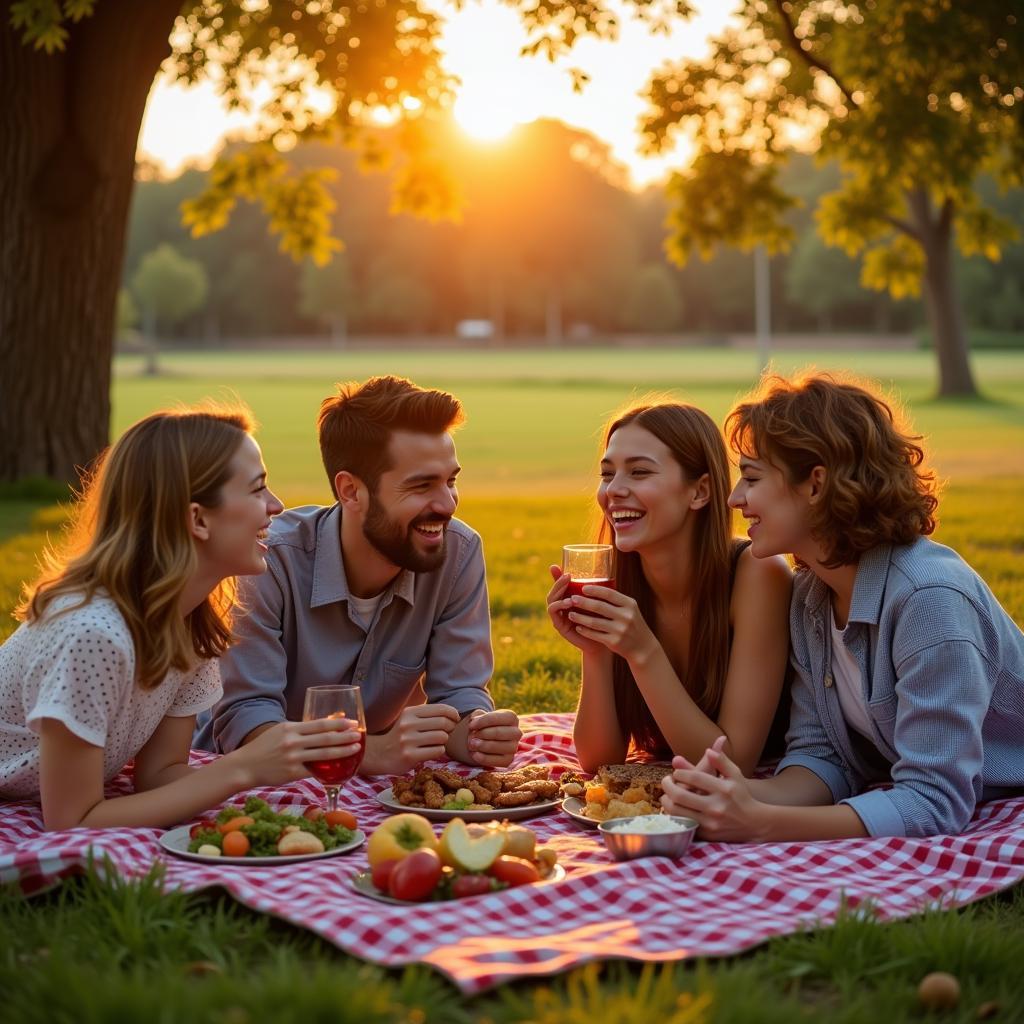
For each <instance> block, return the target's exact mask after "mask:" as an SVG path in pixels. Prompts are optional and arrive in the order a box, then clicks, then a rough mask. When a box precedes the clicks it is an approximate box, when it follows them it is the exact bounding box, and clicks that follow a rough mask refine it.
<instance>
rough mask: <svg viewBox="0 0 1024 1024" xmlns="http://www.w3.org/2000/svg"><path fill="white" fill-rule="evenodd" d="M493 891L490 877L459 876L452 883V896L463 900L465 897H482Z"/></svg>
mask: <svg viewBox="0 0 1024 1024" xmlns="http://www.w3.org/2000/svg"><path fill="white" fill-rule="evenodd" d="M490 891H491V879H490V877H489V876H488V875H459V877H458V878H456V879H455V881H454V882H452V895H453V896H454V897H455V898H456V899H457V900H461V899H462V898H463V897H464V896H482V895H483V894H484V893H485V892H490Z"/></svg>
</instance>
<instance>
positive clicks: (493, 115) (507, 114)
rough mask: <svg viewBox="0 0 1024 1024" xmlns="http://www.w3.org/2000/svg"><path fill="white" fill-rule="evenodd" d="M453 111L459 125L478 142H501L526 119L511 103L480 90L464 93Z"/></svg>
mask: <svg viewBox="0 0 1024 1024" xmlns="http://www.w3.org/2000/svg"><path fill="white" fill-rule="evenodd" d="M452 112H453V114H454V115H455V120H456V121H457V122H458V125H459V127H460V128H461V129H462V130H463V131H464V132H465V133H466V134H467V135H469V136H472V138H474V139H476V140H477V141H478V142H500V141H501V140H502V139H504V138H506V137H507V136H508V135H509V134H510V133H511V132H512V130H513V129H514V128H516V127H517V126H518V125H520V124H522V123H523V120H524V118H523V116H522V114H519V113H517V112H516V111H515V110H513V109H511V107H510V106H509V105H507V104H503V103H501V102H500V101H495V99H494V98H493V97H490V96H487V95H486V94H481V93H479V92H475V93H466V92H464V93H462V94H461V95H460V96H459V97H458V99H457V100H456V101H455V105H454V107H453V108H452Z"/></svg>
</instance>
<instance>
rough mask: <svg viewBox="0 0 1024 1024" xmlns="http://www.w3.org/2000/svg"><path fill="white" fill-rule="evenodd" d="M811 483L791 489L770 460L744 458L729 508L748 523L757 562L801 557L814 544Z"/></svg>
mask: <svg viewBox="0 0 1024 1024" xmlns="http://www.w3.org/2000/svg"><path fill="white" fill-rule="evenodd" d="M810 492H811V482H810V480H808V481H807V482H806V483H803V484H798V485H797V486H796V487H792V486H790V484H789V482H788V481H787V480H786V477H785V474H784V473H783V472H782V470H781V469H779V468H778V467H777V466H775V465H773V464H772V463H771V462H769V461H768V460H767V459H760V458H751V457H749V456H746V455H743V456H741V457H740V478H739V480H737V481H736V486H735V487H733V489H732V493H731V494H730V495H729V505H730V507H732V508H734V509H738V510H739V512H740V514H741V515H742V516H743V518H744V519H745V520H746V522H747V536H748V537H750V541H751V544H750V551H751V554H753V555H754V556H755V557H757V558H766V557H767V556H769V555H785V554H795V555H799V554H801V553H802V552H806V551H807V550H808V548H809V545H813V544H814V538H813V537H812V535H811V531H810V527H809V526H808V519H809V516H808V512H809V509H810Z"/></svg>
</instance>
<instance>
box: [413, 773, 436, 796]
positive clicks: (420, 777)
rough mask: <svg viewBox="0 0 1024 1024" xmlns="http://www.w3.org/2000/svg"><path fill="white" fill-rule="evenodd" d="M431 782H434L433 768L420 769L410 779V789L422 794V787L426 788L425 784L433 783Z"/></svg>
mask: <svg viewBox="0 0 1024 1024" xmlns="http://www.w3.org/2000/svg"><path fill="white" fill-rule="evenodd" d="M433 781H434V769H433V768H421V769H420V770H419V771H418V772H417V773H416V774H415V775H414V776H413V777H412V788H413V789H415V790H416V791H417V792H419V793H422V792H423V787H424V786H426V784H427V783H428V782H433Z"/></svg>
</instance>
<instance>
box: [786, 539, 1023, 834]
mask: <svg viewBox="0 0 1024 1024" xmlns="http://www.w3.org/2000/svg"><path fill="white" fill-rule="evenodd" d="M829 595H830V591H829V589H828V588H827V587H826V586H825V584H824V583H822V581H821V580H820V579H818V577H816V576H815V575H814V574H813V573H811V572H809V571H807V570H804V571H801V572H798V573H797V576H796V580H795V584H794V588H793V603H792V606H791V608H790V634H791V637H792V643H793V655H792V656H793V665H794V668H795V670H796V674H795V678H794V682H793V694H792V698H793V708H792V718H791V721H790V728H789V733H788V734H787V736H786V756H785V757H784V758H783V759H782V761H781V762H780V764H779V769H778V770H779V771H782V769H784V768H787V767H789V766H790V765H802V766H803V767H805V768H807V769H809V770H810V771H812V772H814V774H815V775H817V776H818V777H819V778H820V779H821V780H822V781H823V782H824V783H825V784H826V785H827V786H828V787H829V789H830V790H831V791H832V798H833V800H834V801H836V802H837V803H839V802H842V803H846V804H849V805H850V806H851V807H852V808H853V809H854V810H855V811H856V812H857V814H858V815H859V816H860V818H861V820H862V821H863V822H864V827H865V828H866V829H867V830H868V832H869V833H870V834H871V835H873V836H885V835H892V836H902V835H906V836H925V835H935V834H952V833H957V832H960V831H962V830H963V829H964V827H965V826H966V825H967V823H968V821H969V820H970V818H971V815H972V814H973V813H974V809H975V806H976V804H977V803H978V801H979V800H987V799H993V798H995V797H997V796H1005V795H1009V793H1008V791H1012V790H1014V789H1019V788H1024V634H1022V633H1021V630H1020V628H1019V627H1018V626H1017V625H1016V624H1015V623H1014V621H1013V620H1012V619H1011V618H1010V616H1009V615H1007V613H1006V612H1005V611H1004V610H1003V608H1002V607H1001V606H1000V604H999V602H998V601H997V600H996V599H995V597H994V596H993V594H992V592H991V590H989V588H988V587H987V586H986V585H985V583H984V581H983V580H982V579H981V577H979V576H978V574H977V573H976V572H975V571H974V570H973V569H971V567H970V566H969V565H967V563H966V562H964V560H963V559H962V558H961V557H960V556H959V555H958V554H957V553H956V552H955V551H952V550H951V549H950V548H947V547H944V546H943V545H941V544H936V543H934V542H933V541H930V540H928V539H926V538H923V537H922V538H920V539H919V540H917V541H915V542H914V543H913V544H908V545H905V546H899V547H893V546H890V545H883V546H880V547H878V548H874V549H872V550H871V551H868V552H866V553H865V554H864V555H863V556H862V557H861V559H860V563H859V564H858V567H857V578H856V582H855V583H854V588H853V599H852V601H851V604H850V615H849V621H848V625H847V629H846V632H845V634H844V637H843V639H844V642H845V644H846V646H847V649H848V650H849V651H850V653H851V654H852V655H853V656H854V658H855V659H856V661H857V664H858V666H859V667H860V671H861V679H862V680H863V685H864V699H865V700H866V702H867V708H868V715H869V718H870V720H871V726H872V732H873V737H872V741H873V745H874V748H876V749H873V748H872V744H871V743H868V742H867V741H866V740H864V738H863V737H862V736H861V735H860V734H859V733H857V732H856V731H854V730H852V729H849V730H848V729H847V726H846V721H845V719H844V718H843V713H842V711H841V710H840V706H839V698H838V697H837V695H836V688H835V685H834V683H833V679H832V651H831V630H830V628H829ZM890 780H891V782H892V783H893V785H892V787H891V788H889V789H872V790H870V791H868V792H864V790H865V789H866V788H867V786H868V785H870V784H871V783H874V782H882V781H890Z"/></svg>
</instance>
